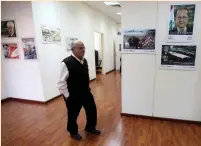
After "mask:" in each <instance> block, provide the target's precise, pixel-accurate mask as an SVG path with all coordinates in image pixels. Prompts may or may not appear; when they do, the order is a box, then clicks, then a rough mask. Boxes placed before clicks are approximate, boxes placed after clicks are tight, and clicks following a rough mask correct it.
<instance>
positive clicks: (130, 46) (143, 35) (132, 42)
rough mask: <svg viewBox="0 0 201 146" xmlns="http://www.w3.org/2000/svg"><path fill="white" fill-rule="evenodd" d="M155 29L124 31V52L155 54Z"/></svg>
mask: <svg viewBox="0 0 201 146" xmlns="http://www.w3.org/2000/svg"><path fill="white" fill-rule="evenodd" d="M155 33H156V31H155V29H141V30H140V29H130V30H124V34H123V49H122V52H133V53H152V52H155Z"/></svg>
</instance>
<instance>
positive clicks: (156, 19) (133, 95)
mask: <svg viewBox="0 0 201 146" xmlns="http://www.w3.org/2000/svg"><path fill="white" fill-rule="evenodd" d="M171 4H196V12H195V22H194V37H193V42H192V44H196V45H197V53H196V54H197V55H196V70H195V71H185V70H165V69H163V70H162V69H160V68H159V67H160V53H161V45H162V44H164V43H167V35H168V17H169V9H170V5H171ZM121 5H122V28H125V29H127V28H131V29H156V55H153V54H122V113H127V114H135V115H148V116H155V117H163V118H172V119H182V120H192V121H201V59H200V58H201V55H200V54H201V50H200V49H201V48H200V42H201V33H200V32H201V27H200V26H201V19H199V16H200V15H201V3H200V2H197V3H192V2H122V3H121ZM180 44H181V43H180ZM184 44H186V43H184ZM187 44H191V43H187Z"/></svg>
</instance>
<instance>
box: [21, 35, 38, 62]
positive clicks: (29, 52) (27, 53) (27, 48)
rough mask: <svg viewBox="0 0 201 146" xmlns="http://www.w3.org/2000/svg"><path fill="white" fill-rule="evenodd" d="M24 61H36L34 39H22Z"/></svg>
mask: <svg viewBox="0 0 201 146" xmlns="http://www.w3.org/2000/svg"><path fill="white" fill-rule="evenodd" d="M22 46H23V52H24V59H37V54H36V47H35V42H34V38H22Z"/></svg>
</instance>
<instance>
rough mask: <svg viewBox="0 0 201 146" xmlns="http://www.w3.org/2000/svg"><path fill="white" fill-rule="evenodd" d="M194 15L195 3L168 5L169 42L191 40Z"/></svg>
mask: <svg viewBox="0 0 201 146" xmlns="http://www.w3.org/2000/svg"><path fill="white" fill-rule="evenodd" d="M194 17H195V4H186V5H170V12H169V22H168V24H169V27H168V28H169V36H168V41H169V42H191V41H192V36H193V26H194Z"/></svg>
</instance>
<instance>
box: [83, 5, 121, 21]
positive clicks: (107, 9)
mask: <svg viewBox="0 0 201 146" xmlns="http://www.w3.org/2000/svg"><path fill="white" fill-rule="evenodd" d="M84 3H85V4H86V5H88V6H89V7H91V8H92V9H95V10H97V11H99V12H101V13H103V14H105V15H107V16H108V17H110V19H112V20H114V21H115V22H116V23H121V16H120V15H117V14H116V13H117V12H121V7H113V6H107V5H105V4H104V1H84Z"/></svg>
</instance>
